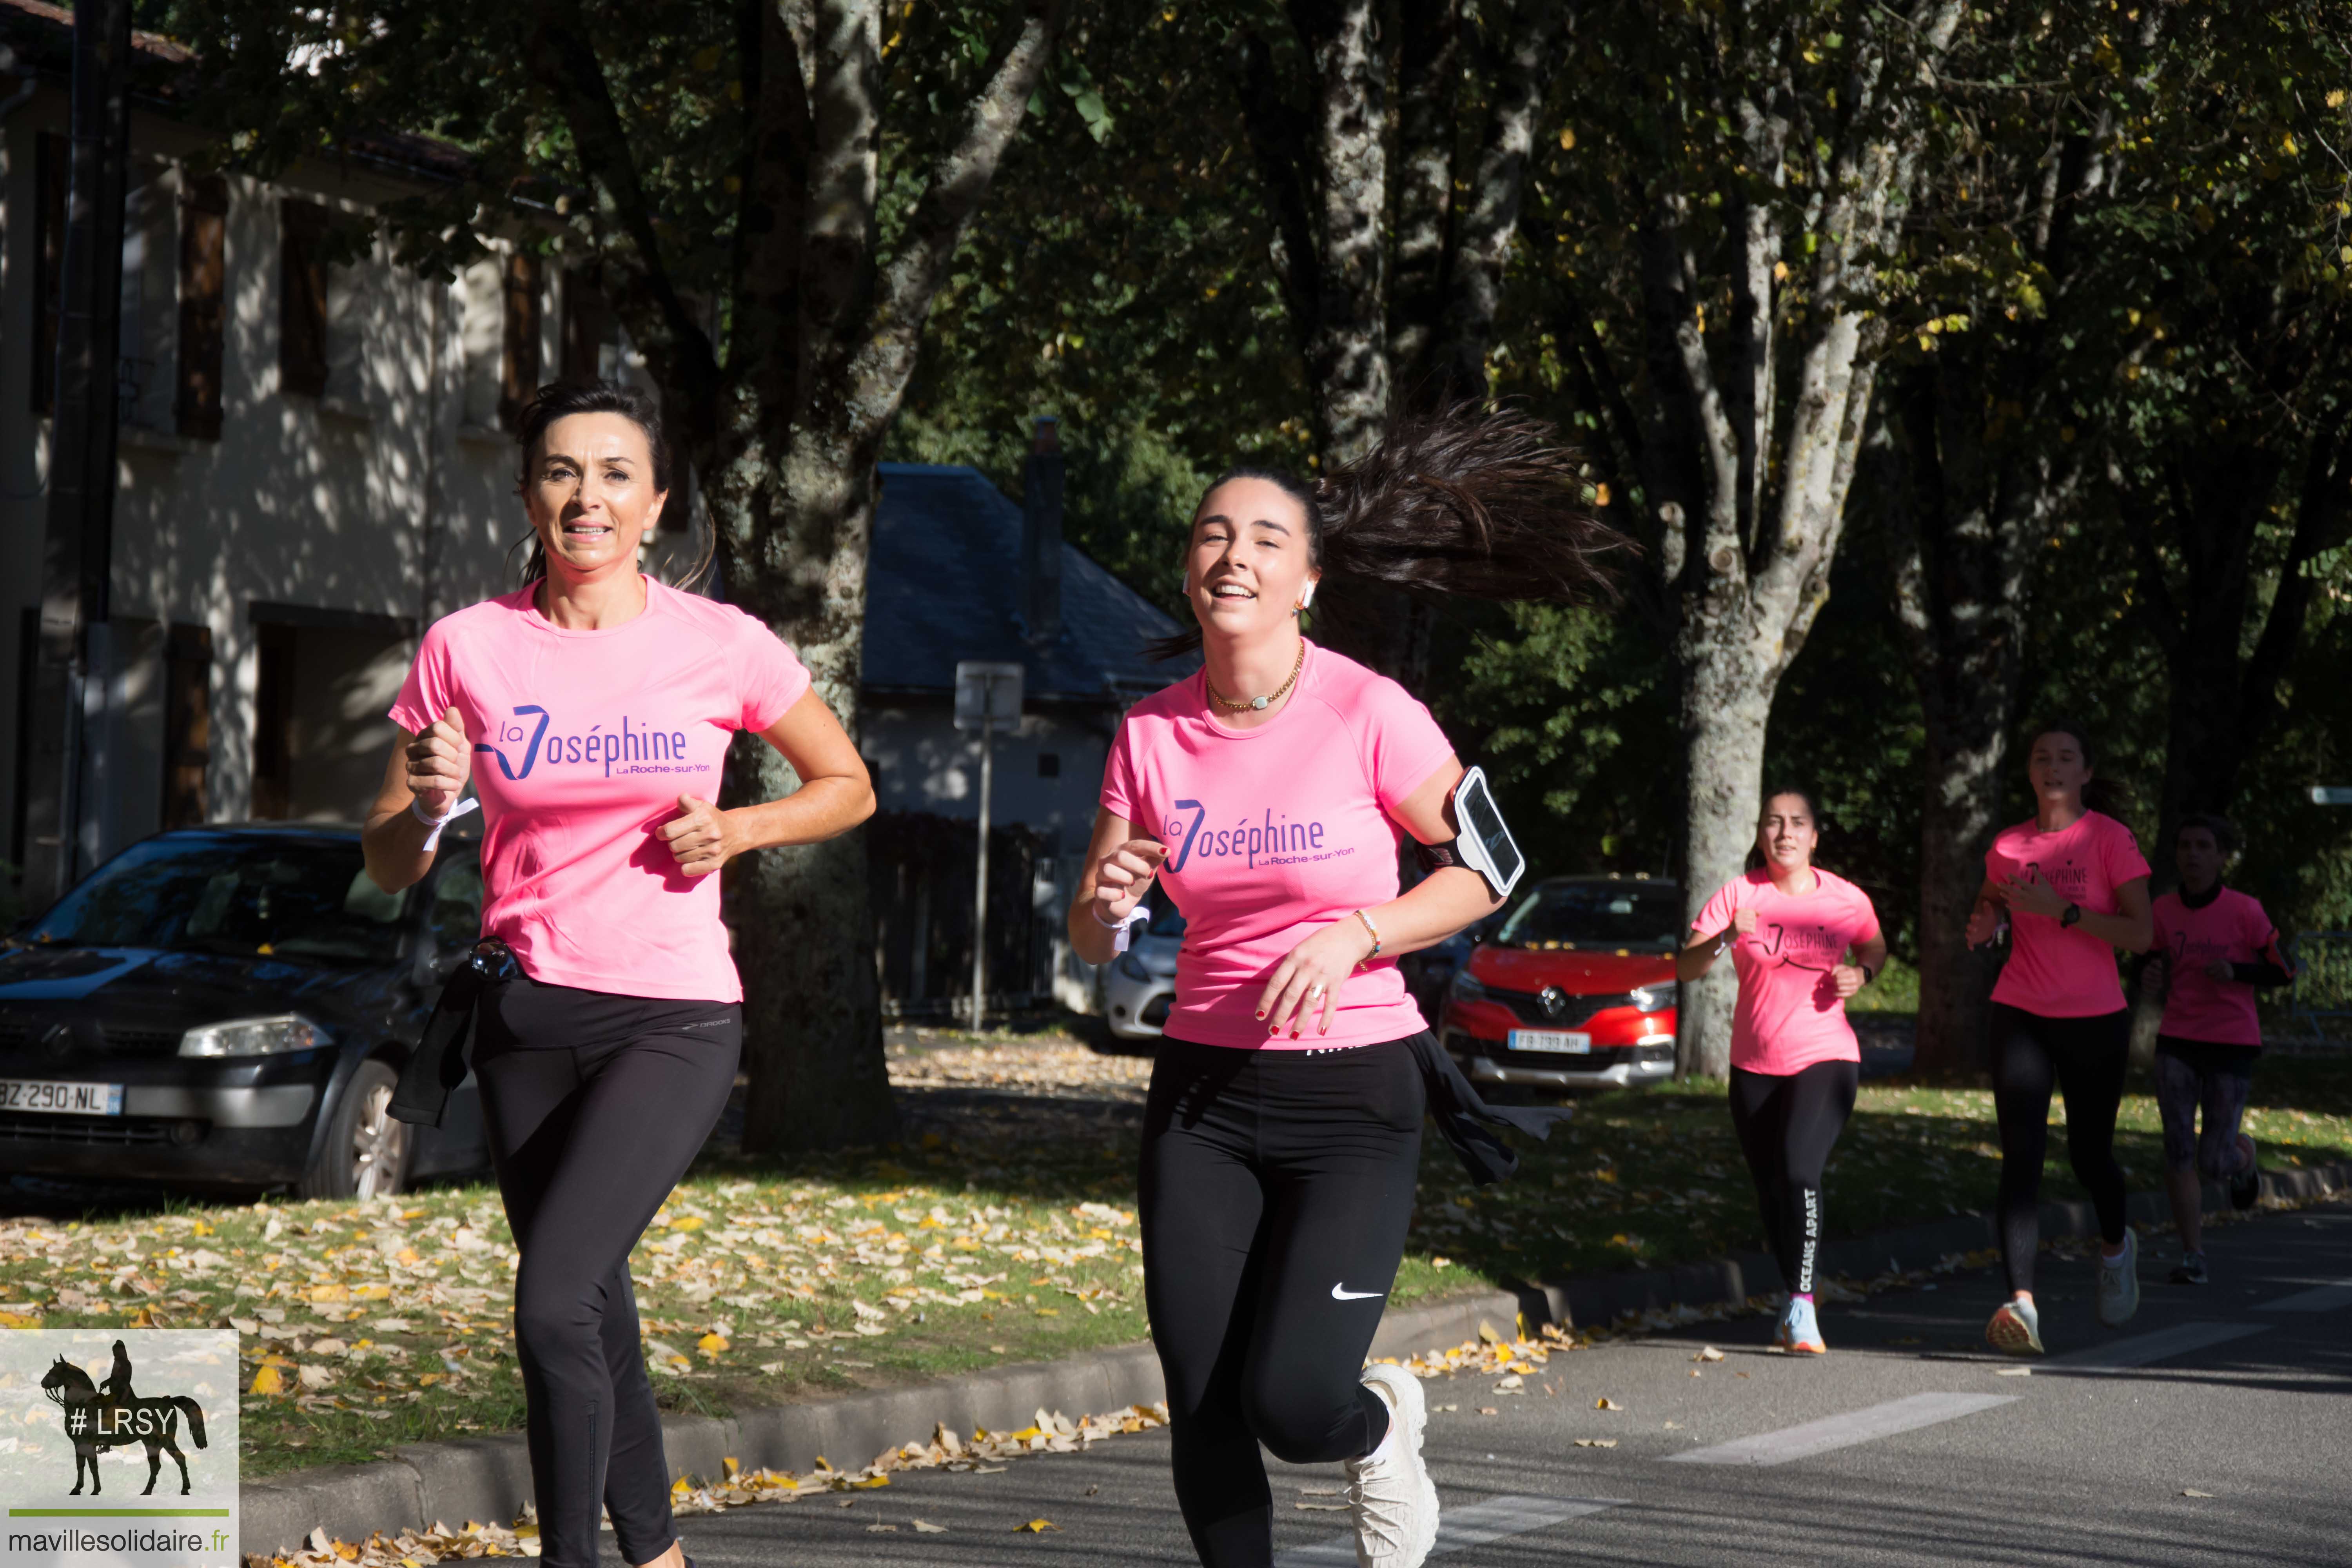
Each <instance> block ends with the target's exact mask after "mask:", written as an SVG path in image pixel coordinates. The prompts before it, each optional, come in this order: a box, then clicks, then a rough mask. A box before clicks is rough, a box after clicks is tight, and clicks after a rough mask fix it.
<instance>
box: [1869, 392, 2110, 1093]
mask: <svg viewBox="0 0 2352 1568" xmlns="http://www.w3.org/2000/svg"><path fill="white" fill-rule="evenodd" d="M1989 361H1990V356H1977V355H1968V354H1964V353H1960V352H1958V350H1957V349H1952V348H1950V347H1949V346H1948V353H1947V354H1946V355H1940V356H1939V357H1938V358H1937V361H1936V362H1935V363H1933V364H1932V365H1931V366H1928V367H1926V368H1923V369H1921V370H1919V371H1917V372H1916V373H1914V374H1912V375H1910V376H1909V377H1907V378H1906V384H1905V385H1904V387H1903V388H1902V391H1901V394H1900V395H1899V396H1898V397H1897V399H1896V401H1895V425H1896V426H1897V427H1898V428H1899V429H1900V430H1901V432H1902V440H1901V443H1900V454H1901V468H1902V472H1903V475H1904V482H1903V483H1901V484H1900V485H1899V487H1896V488H1895V489H1894V491H1893V493H1891V494H1890V495H1889V496H1888V497H1887V498H1886V500H1887V506H1886V513H1887V517H1888V519H1889V523H1890V531H1891V532H1892V533H1893V535H1894V538H1895V617H1896V621H1897V623H1898V624H1899V625H1900V626H1901V627H1902V629H1903V632H1904V637H1905V640H1906V645H1907V647H1908V649H1909V652H1910V655H1911V667H1912V673H1913V676H1914V678H1915V679H1916V681H1917V684H1918V689H1919V707H1920V711H1921V714H1922V716H1923V717H1924V719H1925V721H1926V724H1925V728H1926V731H1927V734H1926V741H1927V744H1926V748H1925V751H1926V755H1925V758H1924V759H1923V760H1924V764H1925V765H1924V768H1923V773H1922V777H1921V780H1920V786H1921V788H1920V795H1921V799H1920V814H1919V817H1920V821H1919V951H1918V962H1919V1016H1918V1027H1917V1047H1916V1054H1915V1056H1914V1058H1913V1067H1912V1070H1913V1072H1914V1073H1915V1074H1916V1076H1918V1077H1920V1078H1922V1079H1927V1080H1930V1081H1934V1082H1943V1083H1952V1082H1965V1081H1973V1080H1974V1079H1975V1078H1976V1076H1977V1075H1978V1073H1979V1072H1980V1071H1981V1070H1982V1068H1983V1063H1984V1048H1985V1038H1986V1027H1987V1025H1986V1009H1987V1007H1988V1005H1990V997H1991V990H1992V978H1993V975H1994V974H1995V973H1997V972H1998V970H1999V967H2000V960H1999V957H1998V956H1997V955H1995V954H1993V953H1990V952H1969V946H1968V937H1967V931H1968V920H1969V911H1970V910H1972V909H1973V908H1974V907H1975V903H1976V894H1977V889H1979V887H1981V886H1982V885H1983V881H1984V868H1983V865H1982V857H1983V854H1984V852H1985V850H1986V849H1987V848H1988V847H1990V845H1991V842H1992V837H1993V834H1994V832H1995V831H1996V830H1997V829H1998V828H1999V826H2000V820H1999V818H2000V793H2001V778H2002V773H2003V769H2004V767H2005V766H2006V765H2007V762H2008V758H2009V755H2010V750H2009V741H2010V736H2011V731H2012V730H2013V729H2014V727H2015V725H2016V715H2017V703H2018V696H2019V688H2020V683H2021V679H2022V668H2023V648H2024V633H2025V613H2026V574H2027V570H2028V567H2029V564H2030V563H2031V560H2032V553H2033V549H2034V546H2035V545H2036V544H2037V543H2038V542H2039V541H2040V540H2041V539H2042V535H2043V533H2044V532H2045V531H2046V529H2047V527H2048V520H2049V518H2050V516H2051V515H2052V514H2053V512H2054V511H2055V510H2057V507H2058V505H2059V504H2060V499H2061V497H2062V495H2063V493H2064V491H2065V490H2066V489H2067V483H2066V481H2065V480H2063V479H2061V478H2059V477H2058V476H2056V475H2054V474H2053V470H2052V468H2051V466H2050V464H2049V462H2048V460H2047V459H2046V458H2035V457H2032V456H2031V455H2020V454H2015V453H2006V452H2001V451H1998V450H1995V449H1994V448H1993V447H1992V446H1991V444H1990V442H1989V441H1988V437H1987V429H1986V424H1987V420H1988V418H1989V416H1988V413H1987V409H1986V406H1985V399H1984V392H1983V388H1984V386H1985V385H1986V384H1987V378H1988V375H1989V374H1990V373H1989V372H1988V371H1987V369H1986V365H1987V363H1989Z"/></svg>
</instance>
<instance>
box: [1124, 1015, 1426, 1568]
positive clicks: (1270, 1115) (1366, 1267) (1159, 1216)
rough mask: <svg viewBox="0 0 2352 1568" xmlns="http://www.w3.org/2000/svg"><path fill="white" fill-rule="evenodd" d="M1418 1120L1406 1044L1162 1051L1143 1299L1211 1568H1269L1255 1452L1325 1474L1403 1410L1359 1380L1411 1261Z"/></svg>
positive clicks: (1265, 1504)
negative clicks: (1263, 1450) (1408, 1229)
mask: <svg viewBox="0 0 2352 1568" xmlns="http://www.w3.org/2000/svg"><path fill="white" fill-rule="evenodd" d="M1422 1110H1423V1090H1422V1079H1421V1072H1420V1068H1418V1066H1417V1065H1416V1064H1415V1062H1414V1060H1413V1056H1412V1047H1411V1046H1410V1045H1409V1044H1407V1043H1406V1042H1405V1041H1402V1040H1396V1041H1391V1042H1389V1043H1388V1044H1385V1045H1377V1046H1359V1047H1350V1048H1340V1049H1331V1050H1316V1051H1301V1050H1246V1049H1237V1048H1234V1047H1223V1046H1200V1045H1192V1044H1189V1043H1187V1042H1184V1041H1181V1040H1165V1041H1163V1042H1161V1044H1160V1054H1159V1060H1158V1062H1157V1063H1156V1065H1155V1066H1154V1067H1153V1068H1152V1072H1151V1093H1150V1099H1149V1100H1148V1101H1147V1102H1146V1105H1145V1109H1144V1113H1143V1169H1142V1181H1141V1200H1142V1206H1141V1219H1142V1230H1143V1294H1144V1300H1145V1303H1146V1305H1147V1307H1148V1308H1149V1310H1150V1315H1151V1342H1152V1343H1153V1345H1154V1346H1156V1347H1157V1348H1158V1350H1159V1352H1160V1368H1161V1370H1162V1371H1163V1372H1164V1373H1165V1374H1166V1377H1167V1383H1168V1409H1169V1414H1170V1416H1171V1421H1170V1426H1171V1431H1170V1438H1171V1444H1172V1446H1173V1448H1174V1454H1173V1463H1174V1468H1175V1482H1176V1500H1177V1502H1178V1504H1179V1505H1180V1506H1181V1508H1182V1510H1183V1512H1184V1524H1185V1527H1186V1528H1187V1529H1189V1530H1190V1531H1192V1546H1193V1550H1194V1551H1195V1552H1198V1553H1199V1554H1200V1558H1201V1561H1202V1563H1203V1564H1205V1565H1206V1568H1267V1565H1268V1564H1270V1563H1272V1562H1273V1560H1274V1526H1273V1494H1272V1493H1271V1491H1270V1490H1269V1489H1268V1488H1267V1485H1266V1479H1265V1460H1264V1459H1263V1458H1260V1456H1259V1454H1258V1445H1259V1444H1260V1443H1263V1444H1265V1447H1267V1448H1269V1449H1271V1450H1273V1452H1274V1453H1275V1455H1276V1457H1277V1458H1281V1459H1283V1460H1285V1461H1286V1462H1288V1463H1291V1464H1318V1463H1328V1462H1330V1461H1332V1460H1335V1459H1347V1458H1355V1457H1357V1456H1359V1455H1362V1454H1366V1453H1369V1452H1370V1451H1371V1450H1372V1449H1373V1448H1375V1447H1379V1445H1380V1441H1381V1437H1383V1436H1386V1434H1387V1432H1388V1420H1389V1417H1388V1406H1387V1405H1385V1404H1384V1403H1382V1401H1381V1397H1380V1395H1379V1394H1374V1393H1373V1392H1372V1391H1371V1390H1370V1389H1369V1388H1366V1387H1364V1386H1363V1385H1362V1384H1361V1383H1360V1382H1359V1381H1358V1380H1359V1379H1360V1376H1361V1375H1362V1373H1363V1368H1364V1356H1365V1353H1366V1352H1368V1351H1370V1348H1371V1343H1372V1331H1374V1330H1375V1329H1377V1328H1379V1327H1380V1321H1381V1307H1382V1305H1383V1303H1384V1300H1385V1298H1386V1296H1387V1294H1388V1289H1389V1287H1390V1286H1391V1285H1392V1284H1394V1283H1395V1281H1396V1271H1397V1264H1398V1263H1399V1261H1400V1260H1402V1258H1403V1256H1404V1238H1405V1226H1406V1225H1407V1224H1408V1223H1409V1222H1410V1220H1411V1219H1412V1194H1413V1179H1414V1175H1415V1173H1416V1172H1417V1170H1418V1168H1419V1164H1420V1158H1421V1119H1422Z"/></svg>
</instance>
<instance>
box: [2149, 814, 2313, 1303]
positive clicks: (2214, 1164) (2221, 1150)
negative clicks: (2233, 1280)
mask: <svg viewBox="0 0 2352 1568" xmlns="http://www.w3.org/2000/svg"><path fill="white" fill-rule="evenodd" d="M2172 842H2173V851H2172V852H2173V864H2174V865H2175V866H2176V867H2177V868H2179V872H2180V886H2179V889H2177V890H2175V891H2173V892H2169V893H2167V894H2165V895H2164V896H2163V897H2162V898H2160V899H2158V900H2156V909H2155V911H2154V912H2155V917H2156V951H2155V952H2153V953H2151V954H2150V955H2149V957H2148V964H2149V966H2150V967H2151V968H2159V969H2161V971H2162V972H2163V975H2164V1022H2163V1024H2162V1025H2160V1026H2158V1034H2157V1037H2156V1104H2157V1109H2158V1111H2159V1112H2160V1113H2161V1114H2162V1115H2163V1117H2164V1181H2165V1189H2166V1192H2167V1194H2168V1196H2169V1197H2170V1198H2171V1199H2172V1221H2173V1224H2174V1225H2175V1226H2178V1227H2179V1231H2180V1253H2181V1257H2180V1263H2179V1267H2178V1268H2174V1269H2173V1271H2172V1282H2173V1283H2174V1284H2176V1285H2202V1284H2204V1283H2205V1281H2206V1279H2207V1278H2208V1276H2207V1274H2206V1268H2205V1237H2204V1227H2203V1219H2204V1206H2205V1201H2204V1200H2205V1194H2204V1190H2203V1182H2204V1181H2206V1180H2210V1181H2216V1182H2227V1183H2229V1184H2230V1205H2231V1207H2232V1208H2239V1209H2249V1208H2252V1207H2253V1206H2254V1199H2255V1198H2256V1197H2257V1196H2259V1195H2260V1194H2261V1192H2262V1184H2263V1173H2262V1169H2261V1167H2260V1166H2259V1165H2257V1164H2256V1163H2255V1162H2254V1141H2253V1140H2252V1139H2251V1138H2249V1137H2247V1136H2246V1135H2245V1134H2244V1133H2243V1132H2241V1131H2238V1123H2239V1122H2240V1121H2241V1120H2242V1119H2243V1118H2244V1116H2245V1114H2246V1094H2247V1091H2248V1090H2249V1089H2252V1087H2253V1081H2254V1062H2255V1059H2256V1058H2259V1057H2260V1056H2261V1055H2262V1053H2263V1026H2262V1021H2261V1019H2259V1018H2258V1017H2256V1016H2255V1015H2254V991H2255V989H2256V988H2257V987H2260V986H2266V985H2284V984H2286V983H2287V982H2288V981H2289V980H2292V979H2293V978H2294V975H2293V974H2292V973H2289V971H2288V969H2287V966H2286V960H2285V959H2284V957H2282V956H2281V955H2280V952H2279V945H2278V931H2277V930H2276V929H2275V928H2273V926H2272V924H2271V918H2270V916H2268V915H2266V914H2264V913H2263V906H2262V905H2261V904H2260V903H2258V902H2256V901H2255V900H2254V899H2253V898H2252V896H2251V895H2249V894H2246V893H2242V892H2239V891H2238V890H2237V889H2235V888H2225V887H2223V886H2222V885H2221V873H2222V871H2223V869H2224V868H2226V867H2227V866H2228V865H2229V863H2230V861H2231V859H2232V858H2234V857H2235V856H2236V855H2237V853H2238V830H2237V829H2236V828H2234V827H2232V826H2230V824H2229V823H2227V822H2225V821H2223V820H2222V819H2221V817H2218V816H2187V817H2183V818H2182V819H2181V822H2180V829H2179V832H2178V833H2176V834H2175V835H2174V836H2173V841H2172ZM2200 1107H2201V1108H2202V1110H2204V1113H2205V1126H2204V1129H2203V1131H2201V1132H2200V1131H2199V1129H2198V1125H2197V1113H2198V1110H2200ZM2200 1178H2201V1179H2200Z"/></svg>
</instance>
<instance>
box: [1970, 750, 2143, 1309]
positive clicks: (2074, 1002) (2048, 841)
mask: <svg viewBox="0 0 2352 1568" xmlns="http://www.w3.org/2000/svg"><path fill="white" fill-rule="evenodd" d="M2093 761H2094V759H2093V753H2092V751H2091V742H2090V740H2089V738H2088V736H2087V735H2086V734H2085V732H2084V731H2083V729H2082V728H2081V726H2079V725H2075V724H2070V723H2056V724H2052V725H2049V726H2048V727H2046V728H2044V729H2043V730H2042V731H2040V732H2039V733H2037V734H2036V735H2035V736H2034V737H2033V745H2032V750H2031V751H2030V752H2029V753H2028V756H2027V759H2026V774H2027V776H2028V777H2029V778H2031V779H2032V781H2033V803H2034V815H2033V819H2032V821H2030V822H2021V823H2019V824H2018V825H2017V826H2014V827H2008V828H2003V829H2002V830H2001V832H2000V836H1999V837H1996V838H1995V839H1994V840H1993V846H1992V848H1991V849H1990V851H1988V852H1987V853H1986V855H1985V880H1984V886H1983V888H1982V889H1979V891H1978V893H1977V903H1976V908H1975V909H1974V910H1971V911H1970V912H1969V929H1968V940H1969V946H1970V947H1981V946H1983V945H1984V944H1985V943H1987V942H1990V941H1992V940H1993V938H1994V937H1995V936H1996V935H1997V934H1999V931H2000V921H2001V917H2002V916H2003V914H2004V913H2005V914H2006V915H2007V917H2008V920H2009V925H2010V953H2009V961H2008V963H2005V964H2004V965H2002V967H2001V972H2000V981H1999V983H1998V984H1995V985H1994V986H1993V990H1992V1097H1993V1110H1994V1114H1995V1116H1996V1118H1997V1119H1998V1120H1999V1121H2000V1198H1999V1212H1998V1218H1999V1223H2000V1253H2001V1261H2002V1264H2003V1265H2004V1266H2005V1267H2006V1268H2007V1270H2008V1274H2009V1288H2010V1291H2011V1295H2010V1299H2009V1300H2007V1301H2004V1302H2003V1303H2001V1305H2000V1307H1999V1308H1998V1309H1997V1310H1995V1311H1994V1312H1993V1315H1992V1321H1990V1323H1988V1324H1986V1325H1985V1339H1986V1340H1987V1341H1988V1342H1990V1344H1991V1345H1992V1347H1993V1348H1994V1349H1995V1350H1999V1351H2003V1352H2007V1353H2009V1354H2011V1355H2039V1354H2041V1353H2042V1320H2041V1314H2040V1313H2039V1311H2038V1310H2036V1309H2035V1307H2034V1305H2033V1262H2034V1254H2035V1252H2036V1251H2037V1250H2038V1249H2039V1247H2040V1246H2041V1240H2042V1234H2041V1232H2042V1226H2041V1208H2040V1205H2041V1197H2042V1159H2043V1157H2044V1155H2045V1154H2046V1153H2047V1152H2048V1149H2049V1141H2050V1094H2051V1090H2052V1089H2053V1088H2055V1089H2057V1091H2058V1092H2059V1093H2061V1094H2063V1096H2064V1097H2065V1101H2066V1157H2067V1160H2068V1163H2071V1164H2072V1165H2073V1166H2074V1176H2075V1179H2076V1180H2077V1181H2080V1182H2081V1183H2082V1184H2083V1185H2084V1187H2085V1188H2086V1189H2087V1190H2088V1191H2089V1192H2090V1194H2091V1203H2092V1205H2093V1207H2094V1208H2095V1209H2096V1210H2097V1211H2098V1216H2099V1234H2100V1236H2101V1237H2104V1238H2105V1247H2103V1249H2102V1250H2101V1253H2100V1258H2099V1278H2098V1313H2099V1321H2101V1322H2103V1323H2105V1324H2107V1325H2108V1326H2109V1327H2113V1326H2114V1325H2116V1324H2117V1323H2121V1322H2123V1321H2126V1319H2128V1318H2129V1317H2130V1316H2131V1315H2132V1314H2133V1313H2134V1312H2135V1311H2137V1310H2139V1242H2138V1239H2137V1237H2134V1236H2133V1235H2132V1231H2131V1226H2129V1224H2127V1223H2126V1219H2125V1216H2124V1173H2123V1170H2122V1168H2121V1167H2120V1166H2118V1165H2117V1164H2116V1153H2115V1144H2116V1109H2117V1107H2119V1106H2120V1105H2121V1104H2122V1103H2123V1094H2124V1069H2125V1068H2126V1066H2127V1065H2128V1063H2129V1058H2130V1053H2131V1014H2130V1012H2129V1011H2128V1010H2127V1009H2126V1007H2125V1005H2124V989H2123V983H2122V981H2121V980H2119V979H2118V978H2117V977H2116V951H2115V950H2116V948H2119V947H2120V948H2122V949H2124V950H2125V951H2126V952H2147V948H2148V944H2149V942H2152V941H2154V940H2155V927H2154V925H2153V924H2152V923H2151V921H2150V920H2149V916H2148V899H2147V861H2146V860H2144V859H2142V858H2140V852H2139V845H2138V843H2137V841H2135V840H2134V839H2133V837H2132V835H2131V829H2130V828H2128V827H2126V826H2124V825H2123V824H2122V823H2120V822H2117V821H2116V819H2115V818H2114V817H2112V816H2107V815H2106V814H2105V812H2102V811H2099V810H2096V809H2095V805H2096V803H2097V802H2098V801H2100V800H2101V799H2102V798H2104V795H2105V790H2104V786H2103V785H2101V784H2100V783H2099V781H2098V780H2097V779H2096V778H2095V776H2094V774H2093V772H2092V768H2093Z"/></svg>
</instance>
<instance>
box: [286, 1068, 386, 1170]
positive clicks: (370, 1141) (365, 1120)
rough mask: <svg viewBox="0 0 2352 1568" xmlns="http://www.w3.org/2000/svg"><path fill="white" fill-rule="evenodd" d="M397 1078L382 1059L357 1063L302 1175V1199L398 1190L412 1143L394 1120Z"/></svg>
mask: <svg viewBox="0 0 2352 1568" xmlns="http://www.w3.org/2000/svg"><path fill="white" fill-rule="evenodd" d="M398 1082H399V1079H396V1078H395V1077H394V1075H393V1070H392V1068H389V1067H386V1066H385V1065H384V1064H383V1063H382V1062H373V1061H371V1062H362V1063H361V1064H360V1065H359V1070H358V1071H356V1072H354V1073H352V1081H351V1082H350V1083H349V1084H348V1085H346V1086H345V1087H344V1089H343V1097H342V1099H341V1100H339V1101H337V1102H336V1105H335V1120H334V1123H333V1125H332V1126H331V1127H329V1128H328V1130H327V1136H326V1139H325V1141H324V1142H323V1143H322V1144H321V1145H320V1150H319V1155H318V1158H316V1159H315V1160H313V1161H311V1162H310V1169H309V1170H308V1171H306V1172H304V1173H302V1184H301V1188H302V1195H303V1196H304V1197H306V1198H376V1197H383V1196H384V1195H386V1194H391V1193H396V1192H398V1191H400V1189H401V1186H402V1184H404V1183H405V1182H406V1181H407V1179H408V1156H409V1152H410V1149H411V1148H412V1147H413V1141H412V1140H411V1138H410V1136H409V1126H408V1123H407V1122H405V1121H394V1119H393V1117H392V1114H391V1110H392V1091H393V1089H394V1086H395V1085H396V1084H397V1083H398Z"/></svg>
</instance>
